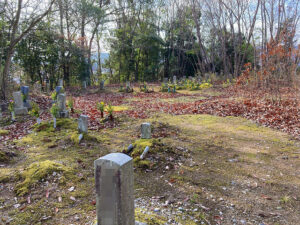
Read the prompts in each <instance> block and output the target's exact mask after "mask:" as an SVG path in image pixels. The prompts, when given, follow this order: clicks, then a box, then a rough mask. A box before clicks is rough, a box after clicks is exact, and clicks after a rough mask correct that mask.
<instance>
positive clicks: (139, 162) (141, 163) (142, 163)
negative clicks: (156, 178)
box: [133, 157, 151, 169]
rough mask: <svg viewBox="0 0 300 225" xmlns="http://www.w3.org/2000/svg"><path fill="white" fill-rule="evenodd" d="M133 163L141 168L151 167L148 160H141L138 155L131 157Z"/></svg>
mask: <svg viewBox="0 0 300 225" xmlns="http://www.w3.org/2000/svg"><path fill="white" fill-rule="evenodd" d="M133 165H134V166H135V167H137V168H141V169H149V168H150V167H151V162H150V161H148V160H141V159H140V157H136V158H134V159H133Z"/></svg>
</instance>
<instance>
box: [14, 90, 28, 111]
mask: <svg viewBox="0 0 300 225" xmlns="http://www.w3.org/2000/svg"><path fill="white" fill-rule="evenodd" d="M13 98H14V102H15V103H14V112H15V115H26V114H28V110H27V108H26V107H24V104H23V99H22V94H21V92H20V91H17V92H14V93H13Z"/></svg>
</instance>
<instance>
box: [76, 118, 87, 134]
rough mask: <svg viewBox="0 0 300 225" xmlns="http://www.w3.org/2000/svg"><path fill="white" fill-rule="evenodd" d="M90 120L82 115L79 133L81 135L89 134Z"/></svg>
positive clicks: (79, 121)
mask: <svg viewBox="0 0 300 225" xmlns="http://www.w3.org/2000/svg"><path fill="white" fill-rule="evenodd" d="M88 119H89V117H88V116H87V115H80V117H79V118H78V131H79V133H85V134H86V133H87V132H88Z"/></svg>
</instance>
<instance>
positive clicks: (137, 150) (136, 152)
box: [131, 139, 156, 158]
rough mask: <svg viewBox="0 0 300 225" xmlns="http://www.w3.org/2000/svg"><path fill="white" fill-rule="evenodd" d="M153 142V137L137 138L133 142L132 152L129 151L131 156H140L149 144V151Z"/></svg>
mask: <svg viewBox="0 0 300 225" xmlns="http://www.w3.org/2000/svg"><path fill="white" fill-rule="evenodd" d="M155 142H156V140H155V139H138V140H136V141H135V142H134V143H133V146H134V149H133V152H132V153H131V156H132V157H133V158H135V157H137V156H140V155H141V154H142V153H143V151H144V150H145V148H146V147H147V146H149V148H150V151H151V147H153V146H154V143H155Z"/></svg>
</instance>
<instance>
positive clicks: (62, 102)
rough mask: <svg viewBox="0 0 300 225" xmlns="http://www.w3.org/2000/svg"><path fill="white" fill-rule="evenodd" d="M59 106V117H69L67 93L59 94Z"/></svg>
mask: <svg viewBox="0 0 300 225" xmlns="http://www.w3.org/2000/svg"><path fill="white" fill-rule="evenodd" d="M57 107H58V117H59V118H68V117H69V111H68V110H67V108H66V95H65V94H59V95H57Z"/></svg>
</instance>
